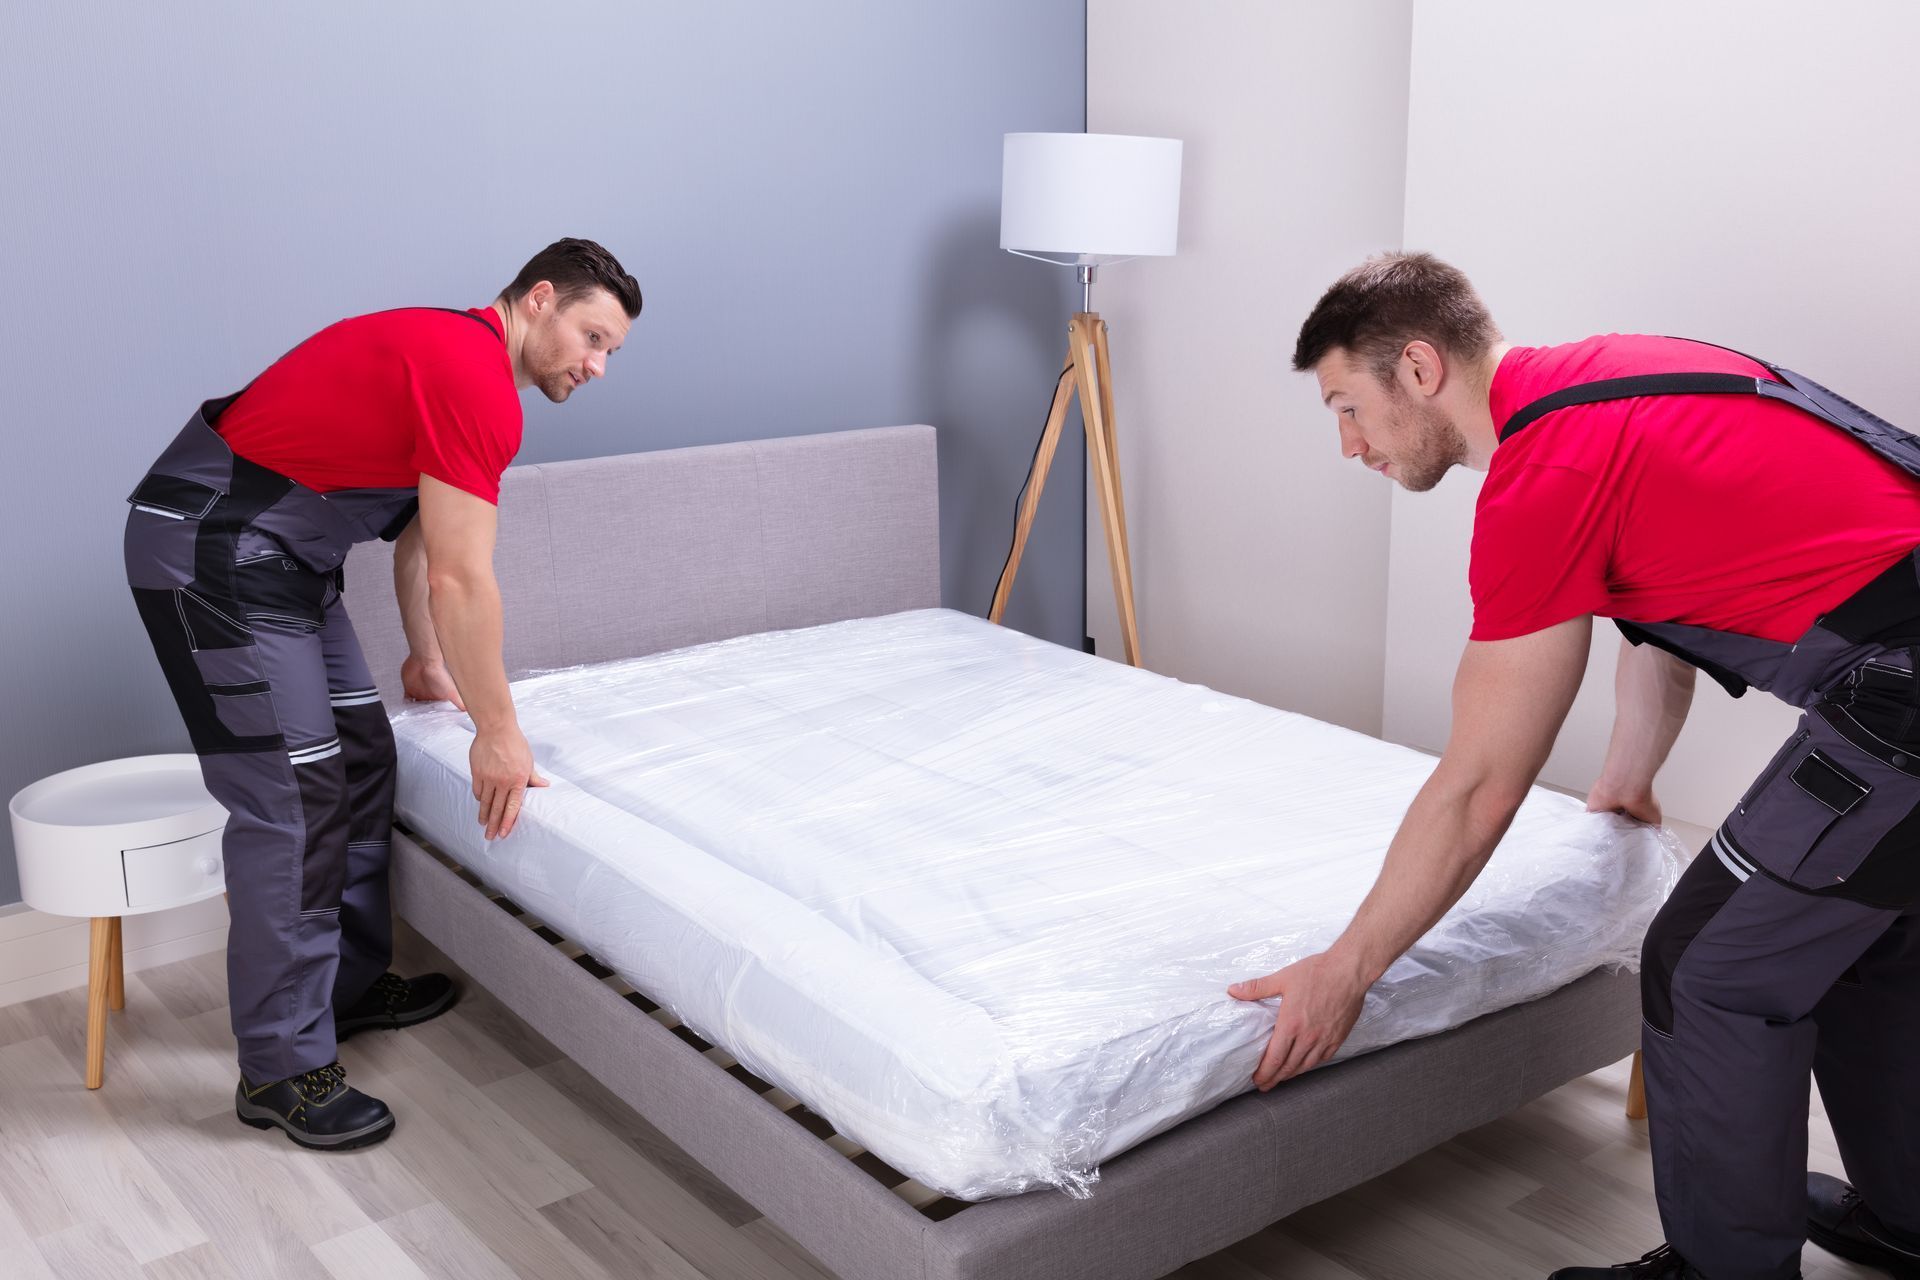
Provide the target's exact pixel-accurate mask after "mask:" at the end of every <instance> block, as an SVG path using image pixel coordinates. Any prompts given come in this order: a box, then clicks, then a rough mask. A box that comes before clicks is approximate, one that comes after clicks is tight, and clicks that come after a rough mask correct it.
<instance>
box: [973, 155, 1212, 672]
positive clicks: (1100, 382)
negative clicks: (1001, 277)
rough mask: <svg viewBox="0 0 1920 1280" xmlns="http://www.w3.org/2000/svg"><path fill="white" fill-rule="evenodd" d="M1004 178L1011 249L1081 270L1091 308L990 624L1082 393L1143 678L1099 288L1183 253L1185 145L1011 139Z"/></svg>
mask: <svg viewBox="0 0 1920 1280" xmlns="http://www.w3.org/2000/svg"><path fill="white" fill-rule="evenodd" d="M1000 177H1001V181H1000V247H1001V248H1002V249H1005V250H1007V251H1008V252H1010V253H1017V254H1019V255H1021V256H1022V257H1026V258H1036V259H1038V260H1039V261H1041V262H1050V263H1053V264H1054V265H1056V266H1065V267H1073V268H1075V269H1076V270H1077V271H1078V272H1079V277H1080V288H1081V293H1080V297H1081V304H1080V310H1079V311H1078V312H1076V313H1074V316H1073V319H1072V320H1071V321H1069V322H1068V324H1067V360H1066V365H1065V367H1063V368H1062V369H1061V371H1060V380H1059V382H1058V383H1056V384H1055V386H1054V391H1053V406H1052V408H1051V409H1050V410H1049V411H1048V413H1047V425H1046V428H1045V429H1044V430H1043V431H1042V432H1041V435H1040V445H1039V448H1038V449H1036V450H1035V451H1034V460H1033V470H1032V471H1031V472H1030V473H1029V475H1028V476H1027V485H1026V488H1025V489H1024V490H1022V493H1021V499H1020V510H1019V514H1018V515H1017V516H1016V518H1015V521H1014V529H1013V549H1012V550H1011V551H1010V552H1008V554H1007V563H1006V567H1005V568H1003V569H1002V570H1001V571H1000V582H999V585H998V586H996V587H995V588H994V592H993V605H992V607H991V608H990V609H989V610H988V612H987V617H988V618H989V619H991V620H992V621H994V622H999V621H1000V619H1001V616H1002V615H1003V614H1005V613H1006V610H1007V597H1008V595H1010V594H1011V593H1012V591H1013V578H1014V575H1015V574H1016V573H1018V572H1019V571H1020V557H1021V556H1022V554H1024V553H1025V551H1026V547H1027V535H1028V534H1029V533H1030V532H1031V531H1032V529H1033V517H1034V513H1035V512H1036V511H1038V510H1039V509H1040V493H1041V490H1043V489H1045V488H1046V484H1047V472H1048V470H1049V469H1050V468H1051V467H1052V466H1053V455H1054V451H1055V450H1056V449H1057V448H1059V445H1060V430H1061V427H1062V425H1063V424H1064V423H1065V422H1066V418H1067V405H1068V403H1069V402H1071V401H1072V400H1073V398H1074V396H1075V394H1076V393H1077V394H1078V395H1079V398H1080V420H1081V423H1082V426H1083V427H1084V429H1085V431H1086V437H1087V458H1088V462H1089V465H1090V468H1091V470H1092V472H1093V483H1094V489H1095V492H1096V494H1097V498H1098V501H1099V504H1100V523H1101V527H1102V529H1104V530H1105V532H1106V541H1107V564H1108V566H1109V567H1110V568H1111V569H1112V571H1113V596H1114V600H1115V602H1116V603H1117V604H1118V605H1119V607H1120V627H1121V634H1122V636H1123V638H1124V644H1125V647H1126V658H1127V661H1128V662H1129V663H1131V664H1132V665H1134V666H1136V667H1137V666H1139V665H1140V626H1139V622H1138V620H1137V618H1136V617H1135V614H1134V607H1133V567H1132V561H1131V558H1130V556H1129V554H1128V550H1127V507H1126V499H1125V497H1124V495H1123V493H1122V491H1121V486H1120V454H1119V450H1118V446H1117V444H1116V440H1115V436H1114V430H1113V379H1112V377H1111V375H1110V372H1109V365H1108V360H1107V325H1106V322H1105V321H1103V320H1102V319H1101V318H1100V317H1099V315H1098V314H1097V313H1096V312H1095V311H1094V310H1093V283H1094V276H1095V273H1096V272H1097V271H1098V270H1099V269H1100V268H1101V267H1102V266H1109V265H1111V264H1113V263H1116V262H1125V261H1127V260H1128V259H1131V258H1143V257H1166V256H1168V255H1170V254H1172V253H1173V251H1174V245H1175V242H1176V241H1177V239H1178V232H1179V222H1180V143H1179V141H1178V140H1177V139H1174V138H1135V137H1125V136H1122V135H1119V134H1107V133H1010V134H1008V135H1007V136H1006V150H1005V152H1004V154H1003V157H1002V165H1001V175H1000Z"/></svg>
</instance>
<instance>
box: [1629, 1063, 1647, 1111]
mask: <svg viewBox="0 0 1920 1280" xmlns="http://www.w3.org/2000/svg"><path fill="white" fill-rule="evenodd" d="M1646 1118H1647V1082H1646V1071H1645V1069H1644V1068H1643V1067H1642V1066H1641V1056H1640V1054H1639V1053H1638V1052H1636V1053H1635V1054H1634V1055H1633V1074H1632V1075H1631V1076H1629V1077H1628V1078H1627V1119H1629V1120H1645V1119H1646Z"/></svg>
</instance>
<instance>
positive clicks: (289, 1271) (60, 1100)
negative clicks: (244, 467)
mask: <svg viewBox="0 0 1920 1280" xmlns="http://www.w3.org/2000/svg"><path fill="white" fill-rule="evenodd" d="M401 954H402V961H401V964H400V966H399V967H401V968H402V970H403V971H414V972H417V971H421V970H423V969H426V968H429V967H444V961H443V960H442V959H441V958H440V957H439V956H438V955H437V953H435V952H434V951H433V950H432V948H430V947H429V946H428V945H427V944H426V943H424V942H423V941H421V940H420V939H419V938H418V937H417V936H415V935H412V934H410V933H406V932H405V931H404V930H403V937H402V940H401ZM85 1013H86V1007H85V993H84V992H83V991H74V992H65V993H62V994H59V995H54V996H48V997H46V998H44V999H41V1000H35V1001H32V1002H30V1003H26V1004H20V1005H14V1006H10V1007H5V1008H0V1277H5V1280H52V1278H53V1277H58V1278H59V1280H86V1278H88V1277H96V1276H98V1277H143V1278H151V1280H160V1278H162V1277H164V1278H165V1280H187V1278H188V1277H193V1278H195V1280H198V1278H200V1277H217V1278H219V1280H269V1278H270V1277H302V1278H305V1277H312V1278H314V1280H326V1278H327V1277H333V1278H335V1280H349V1278H351V1280H410V1278H413V1277H422V1276H431V1277H445V1278H446V1280H507V1278H510V1277H520V1278H524V1280H536V1278H537V1280H570V1278H573V1277H579V1278H582V1280H611V1278H612V1277H622V1278H625V1277H662V1278H667V1277H671V1278H674V1280H695V1278H698V1277H707V1278H709V1280H791V1278H795V1277H798V1278H801V1280H817V1278H818V1277H822V1276H825V1275H827V1274H828V1273H827V1272H825V1271H824V1270H823V1269H822V1268H821V1267H820V1266H819V1264H818V1263H816V1262H814V1261H813V1260H812V1259H811V1258H809V1257H808V1256H807V1255H806V1254H805V1253H804V1252H803V1251H802V1250H800V1249H799V1248H798V1247H797V1246H795V1245H794V1244H793V1242H792V1241H791V1240H789V1239H788V1238H787V1237H786V1236H785V1235H784V1234H783V1233H782V1232H781V1231H780V1230H779V1229H778V1228H776V1227H775V1226H773V1224H771V1223H770V1222H768V1221H767V1220H766V1219H764V1218H761V1217H760V1216H759V1215H757V1214H756V1213H755V1212H754V1211H753V1209H752V1208H750V1207H749V1206H748V1205H746V1204H745V1203H744V1202H742V1201H741V1200H740V1199H739V1198H737V1197H736V1196H734V1195H733V1194H732V1193H730V1192H728V1191H727V1190H726V1189H725V1188H724V1187H721V1186H720V1185H719V1184H718V1183H716V1182H714V1181H713V1180H712V1178H711V1177H710V1176H708V1175H707V1174H706V1173H705V1172H704V1171H703V1170H702V1169H701V1168H700V1167H699V1166H697V1165H695V1164H693V1163H692V1162H691V1161H690V1160H689V1159H688V1158H687V1157H686V1156H685V1155H683V1154H682V1153H681V1152H680V1151H678V1150H677V1149H676V1148H675V1147H673V1146H672V1145H671V1144H670V1143H668V1142H667V1141H666V1140H665V1139H664V1138H663V1137H661V1136H660V1134H659V1133H658V1132H657V1131H655V1130H654V1129H653V1128H652V1127H651V1126H650V1125H648V1124H647V1123H646V1122H645V1121H643V1120H641V1119H640V1118H639V1117H638V1116H636V1115H634V1114H633V1112H632V1111H630V1110H628V1109H627V1108H626V1107H625V1106H624V1105H623V1104H621V1103H620V1102H618V1101H617V1100H615V1099H614V1098H613V1097H611V1096H610V1095H609V1094H608V1093H607V1092H606V1091H605V1090H603V1089H602V1088H600V1087H599V1086H598V1085H597V1084H595V1083H594V1082H593V1081H592V1080H591V1079H589V1078H588V1077H587V1076H586V1075H585V1073H583V1072H582V1071H580V1070H579V1069H578V1068H577V1067H575V1066H574V1065H573V1064H572V1063H570V1062H568V1061H567V1060H566V1059H565V1058H563V1057H562V1056H561V1055H560V1054H559V1053H558V1052H556V1051H555V1050H554V1049H553V1048H552V1047H551V1046H550V1045H548V1044H547V1043H546V1042H545V1041H544V1040H542V1039H540V1038H539V1037H538V1036H536V1035H534V1034H533V1033H532V1032H531V1031H529V1030H528V1029H527V1028H526V1027H525V1026H524V1025H523V1024H522V1023H520V1022H519V1020H518V1019H516V1018H515V1017H514V1016H513V1015H512V1014H510V1013H508V1012H506V1011H505V1010H504V1009H502V1008H501V1007H500V1006H499V1005H498V1004H496V1003H495V1002H494V1001H492V1000H491V999H489V998H488V997H487V996H486V994H485V993H484V992H481V991H477V990H474V989H472V988H471V987H469V989H468V993H467V997H466V999H465V1000H464V1001H463V1003H462V1004H461V1005H460V1006H459V1007H458V1008H457V1009H455V1010H454V1011H453V1012H452V1013H449V1014H448V1015H446V1016H445V1017H442V1018H440V1019H438V1020H436V1021H434V1022H432V1023H429V1024H427V1025H424V1026H421V1027H416V1028H414V1029H412V1030H410V1031H404V1032H398V1033H385V1034H369V1035H363V1036H361V1037H359V1038H357V1039H355V1040H353V1041H350V1042H349V1043H348V1044H347V1045H345V1046H344V1047H343V1060H344V1061H345V1062H346V1064H347V1068H348V1078H349V1079H350V1080H351V1081H352V1082H353V1083H355V1084H356V1085H358V1086H360V1087H362V1088H364V1089H367V1090H368V1091H369V1092H372V1093H374V1094H375V1095H376V1096H379V1097H382V1098H384V1099H385V1100H386V1101H387V1102H388V1103H389V1104H390V1105H392V1107H393V1108H394V1111H395V1112H396V1113H397V1115H398V1117H399V1129H398V1131H397V1132H396V1134H395V1135H394V1137H393V1138H392V1139H390V1140H389V1141H387V1142H385V1143H383V1144H381V1145H380V1146H377V1147H372V1148H369V1149H367V1150H364V1151H356V1152H345V1153H338V1154H315V1153H308V1152H303V1151H300V1150H298V1149H296V1148H295V1147H293V1146H292V1145H291V1144H290V1143H288V1142H287V1141H286V1140H285V1138H284V1137H282V1136H280V1135H279V1134H278V1133H274V1134H262V1133H258V1132H256V1131H254V1130H252V1129H247V1128H244V1127H243V1126H241V1125H240V1124H239V1123H238V1122H237V1121H236V1120H235V1119H234V1118H233V1114H232V1093H233V1086H234V1066H233V1039H232V1036H231V1035H230V1033H229V1032H228V1029H227V1010H226V990H225V977H224V961H223V960H222V958H221V957H219V956H200V957H196V958H193V959H189V960H182V961H179V962H177V963H174V964H170V965H166V966H164V967H161V968H157V969H151V970H147V971H146V972H143V973H133V974H128V975H127V1008H126V1011H125V1012H124V1013H118V1014H115V1015H113V1021H112V1028H111V1030H110V1032H109V1035H108V1047H107V1082H106V1087H105V1088H104V1089H102V1090H100V1091H99V1092H97V1093H91V1094H90V1093H88V1092H87V1091H86V1090H85V1089H84V1088H82V1087H81V1067H82V1065H83V1062H84V1056H83V1055H84V1048H85V1045H84V1040H85V1035H84V1024H85ZM1625 1087H1626V1070H1625V1064H1624V1063H1623V1064H1621V1065H1619V1066H1617V1067H1614V1068H1610V1069H1608V1070H1606V1071H1603V1072H1599V1073H1597V1074H1596V1075H1593V1076H1589V1077H1586V1078H1585V1079H1582V1080H1577V1081H1575V1082H1573V1083H1572V1084H1570V1085H1568V1086H1566V1087H1565V1088H1563V1089H1560V1090H1559V1091H1557V1092H1555V1093H1553V1094H1551V1095H1549V1096H1548V1097H1546V1098H1543V1099H1541V1100H1540V1101H1538V1102H1536V1103H1534V1104H1533V1105H1531V1106H1529V1107H1526V1108H1524V1109H1522V1110H1520V1111H1518V1112H1516V1113H1514V1114H1513V1115H1511V1116H1508V1117H1506V1118H1505V1119H1503V1120H1500V1121H1497V1122H1496V1123H1494V1124H1490V1125H1488V1126H1486V1127H1485V1128H1482V1129H1478V1130H1475V1131H1473V1132H1471V1133H1468V1134H1465V1135H1463V1136H1462V1137H1460V1138H1458V1139H1456V1140H1454V1141H1453V1142H1450V1143H1448V1144H1447V1145H1446V1146H1444V1147H1440V1148H1438V1149H1436V1150H1435V1151H1432V1152H1430V1153H1429V1154H1427V1155H1425V1156H1423V1157H1421V1158H1420V1159H1417V1160H1415V1161H1413V1162H1411V1163H1410V1164H1407V1165H1404V1166H1402V1167H1401V1168H1400V1169H1398V1170H1395V1171H1394V1172H1392V1173H1389V1174H1387V1175H1385V1176H1384V1177H1381V1178H1379V1179H1376V1180H1375V1181H1373V1182H1370V1183H1368V1184H1366V1185H1364V1186H1361V1187H1358V1188H1356V1189H1354V1190H1353V1191H1350V1192H1348V1193H1347V1194H1345V1195H1342V1196H1339V1197H1337V1198H1335V1199H1333V1200H1329V1201H1326V1202H1324V1203H1322V1204H1319V1205H1315V1206H1313V1207H1312V1208H1309V1209H1306V1210H1303V1211H1302V1212H1300V1213H1297V1214H1295V1215H1294V1216H1293V1217H1291V1218H1289V1219H1287V1220H1286V1221H1284V1222H1281V1223H1279V1224H1277V1225H1275V1226H1273V1227H1270V1228H1268V1229H1267V1230H1266V1231H1264V1232H1262V1233H1260V1234H1259V1235H1257V1236H1254V1237H1252V1238H1251V1239H1248V1240H1246V1241H1243V1242H1242V1243H1240V1244H1237V1245H1235V1246H1233V1247H1232V1248H1229V1249H1226V1250H1223V1251H1222V1252H1220V1253H1217V1254H1214V1255H1213V1256H1212V1257H1209V1258H1205V1259H1202V1260H1201V1261H1199V1262H1196V1263H1193V1264H1192V1265H1190V1266H1188V1267H1186V1268H1183V1269H1182V1270H1181V1271H1179V1272H1178V1273H1176V1274H1177V1275H1179V1276H1180V1277H1182V1278H1183V1280H1256V1278H1259V1277H1280V1276H1285V1277H1300V1278H1302V1280H1353V1278H1355V1277H1361V1278H1365V1280H1456V1278H1457V1280H1468V1278H1472V1280H1505V1278H1508V1277H1511V1278H1513V1280H1538V1277H1541V1276H1544V1275H1545V1273H1546V1272H1548V1271H1549V1270H1551V1269H1553V1268H1554V1267H1557V1266H1562V1265H1567V1264H1573V1263H1596V1262H1609V1261H1619V1260H1622V1259H1625V1258H1631V1257H1634V1256H1637V1255H1638V1254H1640V1253H1641V1252H1643V1251H1644V1250H1646V1249H1649V1248H1651V1247H1653V1246H1654V1245H1655V1244H1657V1243H1659V1241H1660V1229H1659V1224H1658V1221H1657V1219H1656V1217H1655V1215H1654V1211H1653V1200H1652V1191H1651V1185H1652V1184H1651V1174H1650V1171H1649V1168H1648V1163H1647V1148H1646V1131H1645V1126H1644V1124H1638V1123H1632V1122H1629V1121H1627V1120H1626V1119H1624V1118H1623V1116H1622V1101H1623V1099H1624V1096H1625ZM1813 1150H1814V1154H1813V1163H1814V1165H1815V1167H1817V1168H1821V1169H1825V1170H1828V1171H1830V1172H1835V1173H1837V1172H1839V1171H1840V1166H1839V1161H1838V1159H1837V1157H1836V1155H1835V1153H1834V1149H1833V1142H1832V1136H1831V1133H1830V1132H1829V1130H1828V1129H1827V1126H1826V1122H1825V1119H1824V1118H1823V1117H1821V1116H1818V1115H1816V1116H1815V1118H1814V1125H1813ZM1096 1194H1097V1192H1096ZM1805 1261H1806V1274H1807V1275H1808V1277H1810V1280H1843V1278H1845V1280H1856V1278H1858V1280H1865V1278H1866V1277H1872V1276H1875V1275H1876V1273H1874V1272H1870V1271H1867V1270H1865V1269H1863V1268H1859V1267H1855V1266H1853V1265H1851V1264H1849V1263H1845V1262H1842V1261H1840V1260H1839V1259H1836V1258H1833V1257H1830V1256H1829V1255H1827V1254H1825V1253H1823V1252H1822V1251H1820V1250H1819V1249H1818V1248H1815V1247H1812V1246H1809V1247H1808V1249H1807V1251H1806V1257H1805Z"/></svg>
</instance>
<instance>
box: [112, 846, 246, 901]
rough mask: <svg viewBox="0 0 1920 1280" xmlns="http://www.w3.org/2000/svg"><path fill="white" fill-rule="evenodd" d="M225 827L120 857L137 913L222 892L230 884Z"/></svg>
mask: <svg viewBox="0 0 1920 1280" xmlns="http://www.w3.org/2000/svg"><path fill="white" fill-rule="evenodd" d="M224 831H225V828H224V827H221V828H216V829H215V830H212V831H208V832H205V833H204V834H201V835H197V836H189V837H188V838H186V839H185V840H174V841H172V842H170V843H168V844H155V845H148V846H147V847H146V848H144V849H127V850H123V851H122V852H121V854H120V858H121V862H122V864H123V866H124V868H125V871H126V877H127V906H128V907H130V908H132V909H133V910H135V911H140V910H147V909H151V908H154V907H166V906H172V905H175V904H177V903H184V902H190V901H193V900H194V899H197V898H204V897H207V896H208V895H210V894H215V893H218V892H220V890H221V889H222V888H223V887H225V885H226V875H225V867H224V864H223V863H222V862H221V860H220V837H221V835H222V834H223V833H224Z"/></svg>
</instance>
